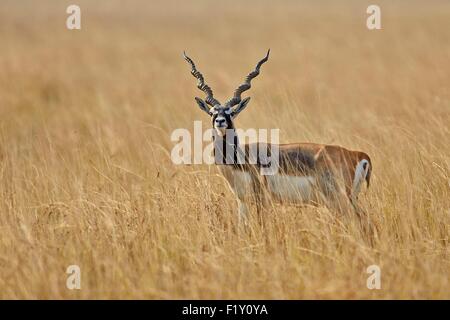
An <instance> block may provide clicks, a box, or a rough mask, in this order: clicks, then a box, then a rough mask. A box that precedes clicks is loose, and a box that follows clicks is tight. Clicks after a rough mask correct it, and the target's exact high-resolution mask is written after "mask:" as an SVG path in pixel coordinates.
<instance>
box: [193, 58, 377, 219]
mask: <svg viewBox="0 0 450 320" xmlns="http://www.w3.org/2000/svg"><path fill="white" fill-rule="evenodd" d="M269 53H270V50H269V51H268V52H267V55H266V56H265V57H264V58H263V59H262V60H261V61H259V62H258V64H257V65H256V68H255V70H253V71H252V72H251V73H250V74H249V75H248V76H247V78H246V79H245V82H244V83H243V84H241V85H240V86H239V87H238V88H237V89H236V90H235V92H234V95H233V97H232V98H231V99H229V100H228V101H227V102H226V103H225V104H222V103H220V102H219V101H218V100H217V99H216V98H214V96H213V91H212V90H211V88H210V87H209V86H208V85H207V84H206V83H205V81H204V78H203V75H202V74H201V73H200V72H199V71H198V70H197V68H196V67H195V64H194V62H193V61H192V59H190V58H189V57H188V56H187V55H186V53H184V59H185V60H186V61H187V62H188V63H189V64H190V66H191V69H192V70H191V73H192V75H193V76H194V77H195V78H196V79H197V80H198V84H197V87H198V88H199V89H200V90H202V91H203V92H204V93H205V94H206V99H205V100H202V99H200V98H198V97H196V98H195V100H196V101H197V104H198V105H199V107H200V109H201V110H203V111H204V112H206V113H207V114H208V115H209V116H210V117H211V121H212V126H213V131H214V132H215V134H214V139H216V140H217V139H220V140H221V141H222V143H223V141H225V143H224V144H226V145H227V147H230V148H229V149H227V150H232V151H233V154H234V156H236V155H237V154H243V155H244V161H243V162H242V163H238V162H232V163H231V164H230V163H229V161H226V160H225V159H221V158H220V157H225V154H224V153H223V152H221V153H220V156H219V157H217V151H218V150H223V148H221V147H219V148H217V147H215V148H214V151H215V153H216V154H215V159H216V164H218V165H219V170H220V172H221V173H222V174H223V176H224V177H225V178H226V180H227V181H228V183H229V185H230V187H231V189H232V190H233V192H234V194H235V195H236V197H237V201H238V207H239V217H240V220H241V219H245V218H246V217H247V213H248V207H247V203H248V200H249V198H250V199H253V200H254V201H256V205H257V208H258V213H260V212H261V208H262V207H263V206H264V205H265V204H266V203H267V202H268V200H271V201H275V202H278V203H286V202H294V203H296V202H297V203H311V204H318V203H323V204H325V205H327V206H328V207H331V208H334V209H339V210H340V212H342V209H345V208H347V209H351V210H353V209H354V210H355V212H356V213H357V214H358V216H359V217H361V212H362V211H360V210H359V209H358V206H357V204H356V200H357V197H358V193H359V192H360V189H361V186H362V185H363V184H364V181H365V182H367V187H368V186H369V182H370V174H371V166H372V165H371V162H370V158H369V156H368V155H367V154H366V153H364V152H360V151H351V150H348V149H346V148H343V147H340V146H336V145H326V144H318V143H309V142H306V143H290V144H279V145H278V144H277V145H275V144H271V143H261V142H260V143H257V144H256V150H261V149H264V151H265V152H262V153H261V152H258V154H257V156H256V157H257V159H256V161H253V162H251V161H249V159H250V158H251V154H250V151H251V150H255V149H253V148H252V147H254V146H255V144H243V145H239V141H238V138H237V135H236V133H235V126H234V120H235V119H236V117H237V115H238V114H239V113H241V112H242V111H243V110H244V109H245V108H246V107H247V105H248V102H249V100H250V97H247V98H245V99H242V98H241V95H242V93H243V92H245V91H247V90H248V89H250V87H251V85H250V82H251V80H252V79H254V78H255V77H257V76H258V75H259V71H260V68H261V66H262V65H263V64H264V63H265V62H266V61H267V60H268V58H269ZM229 135H232V136H233V138H232V139H226V137H227V136H229ZM274 149H276V150H277V152H278V160H277V161H278V163H277V165H278V170H277V171H276V173H275V174H273V175H270V174H268V175H263V174H261V167H262V166H263V165H264V164H267V161H264V160H266V159H261V154H266V155H271V154H272V153H273V151H274ZM233 159H236V157H234V158H233ZM218 160H221V161H218ZM249 196H251V197H249ZM352 208H353V209H352ZM260 216H261V215H260Z"/></svg>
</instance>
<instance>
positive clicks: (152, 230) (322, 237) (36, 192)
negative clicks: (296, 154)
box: [0, 0, 450, 299]
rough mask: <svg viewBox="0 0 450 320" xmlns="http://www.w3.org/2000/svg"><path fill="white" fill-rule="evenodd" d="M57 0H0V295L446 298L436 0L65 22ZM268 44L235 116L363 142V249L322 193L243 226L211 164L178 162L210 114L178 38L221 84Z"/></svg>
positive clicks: (446, 8)
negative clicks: (368, 162) (369, 228)
mask: <svg viewBox="0 0 450 320" xmlns="http://www.w3.org/2000/svg"><path fill="white" fill-rule="evenodd" d="M71 3H72V2H71V1H39V4H38V3H37V2H35V1H20V2H19V1H11V0H10V1H5V0H3V1H2V4H1V5H0V39H1V41H0V43H1V45H0V46H1V47H0V70H1V72H0V112H1V117H0V161H1V162H0V174H1V175H0V195H1V198H0V208H1V210H0V288H1V290H0V297H1V298H13V299H16V298H44V299H47V298H56V299H59V298H69V299H70V298H150V299H153V298H156V299H160V298H162V299H166V298H176V299H178V298H212V299H216V298H237V299H239V298H256V299H259V298H268V299H299V298H326V299H329V298H364V299H366V298H369V299H370V298H441V299H442V298H443V299H449V298H450V280H449V279H450V256H449V254H450V249H449V233H450V143H449V142H450V63H449V62H450V28H449V21H450V4H449V3H448V2H446V1H436V2H434V3H433V4H430V3H428V2H427V4H426V5H425V3H423V4H421V3H419V2H410V1H408V2H406V1H405V2H396V4H395V5H394V4H390V3H389V2H381V3H380V2H379V3H380V5H381V8H382V26H383V30H381V31H369V30H367V28H366V27H365V19H366V17H367V14H366V13H365V12H366V8H367V6H368V5H369V4H371V3H372V2H367V1H358V2H356V1H355V2H341V4H340V5H337V4H335V3H334V2H322V1H321V2H320V3H321V4H322V6H319V5H316V4H312V3H300V2H298V1H286V2H283V3H278V4H277V5H275V4H272V2H271V1H245V2H242V3H239V2H236V1H231V2H228V1H227V5H225V4H220V3H218V2H217V1H201V2H196V1H193V2H191V1H183V2H182V3H178V2H170V1H169V2H168V1H164V2H156V1H151V2H144V1H142V2H137V1H131V2H127V4H126V6H125V5H122V6H121V5H120V3H122V2H119V1H95V2H94V1H77V3H78V4H79V5H80V6H81V9H82V30H81V31H69V30H67V29H66V28H65V19H66V17H67V14H66V13H65V9H66V7H67V6H68V5H69V4H71ZM94 3H95V4H94ZM269 47H270V48H271V49H272V54H271V58H270V60H269V62H268V63H267V64H266V65H264V67H263V72H262V75H261V76H260V77H259V78H258V79H256V80H255V81H254V86H253V88H252V90H251V92H250V95H251V96H252V97H253V98H252V101H251V103H250V105H249V107H248V108H247V109H246V111H245V112H243V113H242V114H241V115H240V117H239V119H238V121H237V125H238V126H239V127H242V128H250V127H254V128H255V127H256V128H280V129H281V131H280V133H281V137H280V140H281V142H299V141H314V142H322V143H335V144H340V145H343V146H346V147H348V148H350V149H359V150H364V151H366V152H367V153H369V154H370V155H371V157H372V160H373V165H374V171H373V180H372V181H373V182H372V186H371V189H369V190H368V192H366V193H365V194H363V195H362V196H361V200H362V203H363V205H364V206H365V207H366V208H367V210H368V212H369V214H370V216H371V218H372V219H373V220H374V221H375V222H376V223H377V224H378V226H379V228H380V234H379V238H378V239H377V240H376V241H375V243H374V244H373V246H370V245H368V244H367V242H366V241H364V240H363V237H362V235H361V232H359V230H358V229H357V228H356V227H352V224H351V225H349V226H346V225H344V226H342V225H340V224H339V223H336V220H335V218H334V217H333V215H332V214H331V213H329V212H328V211H327V210H326V209H324V208H316V209H314V208H312V209H311V208H308V209H305V208H298V207H289V206H285V207H281V206H277V207H276V208H275V210H270V212H269V213H268V218H267V219H268V222H269V223H268V224H267V230H266V231H265V232H264V233H263V232H262V230H261V228H260V226H259V225H258V224H257V223H256V222H255V221H254V220H252V222H251V228H252V229H253V232H250V233H239V232H237V231H236V213H235V211H236V205H235V202H234V197H233V195H232V193H231V192H230V191H229V189H228V187H227V186H226V184H225V182H224V180H223V178H221V177H220V176H219V175H218V172H217V170H216V168H214V167H208V166H206V165H201V166H175V165H173V164H172V162H171V160H170V157H169V154H170V150H171V148H172V146H173V144H172V142H171V141H170V133H171V132H172V130H174V129H175V128H189V129H191V130H192V128H193V121H194V120H200V119H201V120H205V124H206V123H209V120H208V119H207V118H206V117H205V115H204V114H203V113H202V112H201V111H200V110H199V109H198V107H197V106H196V104H195V102H194V100H193V97H194V96H195V95H197V96H202V95H201V93H200V92H199V91H198V90H197V89H196V88H195V80H194V79H193V78H192V77H191V75H190V74H189V67H188V66H187V65H186V63H185V61H183V59H182V58H181V53H182V51H183V50H184V49H186V50H187V51H188V52H189V54H190V55H191V56H192V57H193V58H194V59H195V61H196V62H197V64H198V67H199V69H200V70H201V71H202V72H203V73H204V75H205V76H206V79H207V81H208V83H209V84H210V85H212V86H213V88H214V90H215V92H216V95H217V97H219V98H221V99H224V98H227V97H228V96H229V95H230V94H231V93H232V90H233V89H234V88H235V86H237V85H238V84H239V83H240V81H242V79H243V78H244V76H245V75H246V73H247V72H248V71H250V69H251V68H252V67H253V66H254V64H255V62H256V61H257V60H258V59H260V58H261V57H262V56H263V54H264V53H265V50H266V49H267V48H269ZM206 120H207V121H206ZM71 264H77V265H79V266H80V267H81V272H82V284H81V285H82V288H81V290H73V291H71V290H68V289H67V288H66V285H65V284H66V277H67V275H66V273H65V271H66V268H67V266H68V265H71ZM372 264H377V265H380V267H381V270H382V289H381V290H368V289H367V288H366V279H367V277H368V274H366V268H367V267H368V266H369V265H372Z"/></svg>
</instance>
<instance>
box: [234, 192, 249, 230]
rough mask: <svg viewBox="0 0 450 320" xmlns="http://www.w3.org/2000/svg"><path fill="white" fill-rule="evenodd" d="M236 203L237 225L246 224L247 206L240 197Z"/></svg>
mask: <svg viewBox="0 0 450 320" xmlns="http://www.w3.org/2000/svg"><path fill="white" fill-rule="evenodd" d="M237 203H238V224H239V226H241V225H244V226H247V225H248V206H247V204H246V203H245V202H244V200H242V199H239V198H238V199H237Z"/></svg>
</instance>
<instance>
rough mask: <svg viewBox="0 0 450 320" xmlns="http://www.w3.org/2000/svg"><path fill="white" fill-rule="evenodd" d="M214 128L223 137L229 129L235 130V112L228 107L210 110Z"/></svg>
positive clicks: (217, 107)
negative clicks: (233, 115) (233, 116)
mask: <svg viewBox="0 0 450 320" xmlns="http://www.w3.org/2000/svg"><path fill="white" fill-rule="evenodd" d="M209 113H210V115H211V121H212V125H213V128H214V129H215V130H216V132H217V134H218V135H219V136H221V137H223V136H225V133H226V130H227V129H233V128H234V124H233V118H232V114H233V110H232V109H231V108H228V107H222V106H215V107H213V108H211V109H209Z"/></svg>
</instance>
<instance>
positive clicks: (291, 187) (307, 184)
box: [266, 175, 315, 202]
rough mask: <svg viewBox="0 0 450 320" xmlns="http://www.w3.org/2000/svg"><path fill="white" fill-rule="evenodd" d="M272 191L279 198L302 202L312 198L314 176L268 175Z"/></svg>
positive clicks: (269, 186)
mask: <svg viewBox="0 0 450 320" xmlns="http://www.w3.org/2000/svg"><path fill="white" fill-rule="evenodd" d="M266 179H267V187H268V189H269V191H270V193H271V194H272V195H273V196H274V197H276V198H278V199H279V200H282V201H283V200H284V201H292V202H298V201H300V202H302V201H308V200H311V199H312V195H313V185H314V182H315V179H314V177H311V176H304V177H296V176H287V175H273V176H266Z"/></svg>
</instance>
